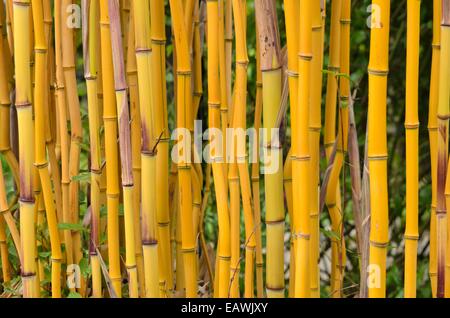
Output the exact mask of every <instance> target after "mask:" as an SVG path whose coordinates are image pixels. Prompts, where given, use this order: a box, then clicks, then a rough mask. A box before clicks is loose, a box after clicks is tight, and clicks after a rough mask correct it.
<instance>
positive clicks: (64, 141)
mask: <svg viewBox="0 0 450 318" xmlns="http://www.w3.org/2000/svg"><path fill="white" fill-rule="evenodd" d="M60 13H61V1H57V2H55V6H54V16H55V66H56V89H55V94H56V103H57V110H58V111H57V112H58V120H57V122H58V128H59V129H58V135H59V136H60V137H59V139H60V144H61V146H60V148H61V188H62V221H63V222H64V223H71V218H70V203H69V185H70V177H69V147H70V144H69V137H68V127H67V106H66V89H65V83H64V70H63V63H62V43H61V41H62V40H61V24H62V21H61V14H60ZM63 234H64V240H63V242H64V247H65V261H66V264H68V265H70V264H73V244H72V234H71V231H70V230H64V231H63ZM68 268H69V267H68ZM67 274H68V275H70V274H73V273H67Z"/></svg>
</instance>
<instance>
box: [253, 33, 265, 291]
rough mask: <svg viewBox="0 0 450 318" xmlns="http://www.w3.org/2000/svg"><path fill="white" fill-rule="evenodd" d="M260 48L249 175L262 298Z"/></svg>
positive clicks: (257, 55) (257, 286) (257, 61)
mask: <svg viewBox="0 0 450 318" xmlns="http://www.w3.org/2000/svg"><path fill="white" fill-rule="evenodd" d="M260 60H261V57H260V49H259V41H258V40H256V72H257V73H256V100H255V122H254V127H255V132H256V136H255V137H256V138H255V141H254V142H255V144H256V145H258V147H256V153H255V154H254V155H255V156H256V158H257V160H255V161H254V162H253V163H252V168H251V169H252V170H251V177H252V195H253V209H254V216H255V226H256V230H255V243H256V260H255V265H256V297H257V298H262V297H263V296H264V277H263V270H264V268H263V267H264V264H263V255H262V238H261V202H260V197H261V193H260V165H259V155H260V150H259V142H260V140H261V135H260V131H259V129H260V128H261V122H262V111H263V104H262V103H263V100H262V98H263V97H262V89H263V87H262V85H263V83H262V72H261V67H260Z"/></svg>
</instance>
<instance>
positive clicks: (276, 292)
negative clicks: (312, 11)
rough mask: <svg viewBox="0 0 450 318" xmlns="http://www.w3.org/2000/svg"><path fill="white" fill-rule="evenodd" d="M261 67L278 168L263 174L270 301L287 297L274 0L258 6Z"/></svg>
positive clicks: (271, 151) (270, 145)
mask: <svg viewBox="0 0 450 318" xmlns="http://www.w3.org/2000/svg"><path fill="white" fill-rule="evenodd" d="M255 12H256V22H257V25H258V39H259V45H260V57H261V61H260V67H261V72H262V83H263V116H264V119H263V121H264V128H265V129H266V130H267V131H266V132H265V135H266V136H265V138H264V147H265V148H266V149H265V152H266V154H267V156H268V157H269V158H274V157H276V158H277V159H276V160H275V161H274V162H278V166H275V167H270V170H271V172H269V173H266V174H265V175H264V179H265V196H266V231H267V234H266V235H267V254H266V291H267V296H268V297H269V298H283V297H284V220H285V212H284V202H283V199H284V196H283V167H282V165H283V149H282V146H281V144H280V140H279V134H278V133H273V132H272V131H273V130H274V129H275V128H278V127H275V125H276V120H277V115H278V112H279V108H280V100H281V77H282V67H281V65H280V43H279V39H278V20H277V15H276V8H275V7H274V6H273V3H272V1H271V0H259V1H257V2H256V3H255Z"/></svg>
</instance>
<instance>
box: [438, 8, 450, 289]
mask: <svg viewBox="0 0 450 318" xmlns="http://www.w3.org/2000/svg"><path fill="white" fill-rule="evenodd" d="M449 56H450V1H449V0H443V1H442V22H441V57H440V72H439V105H438V114H437V117H438V127H439V128H438V129H439V133H438V157H437V160H438V163H437V165H438V166H437V207H436V227H437V242H436V244H437V292H436V296H437V297H438V298H443V297H444V296H445V267H446V266H445V263H446V259H447V258H446V249H447V247H446V243H447V226H448V220H447V209H446V198H447V197H448V196H450V185H449V186H446V183H450V181H448V182H447V181H446V180H448V179H447V174H448V170H447V161H448V114H449V112H450V107H449V106H450V105H449V97H450V86H449V85H450V71H449V70H450V65H449ZM446 190H447V191H446ZM449 259H450V257H449Z"/></svg>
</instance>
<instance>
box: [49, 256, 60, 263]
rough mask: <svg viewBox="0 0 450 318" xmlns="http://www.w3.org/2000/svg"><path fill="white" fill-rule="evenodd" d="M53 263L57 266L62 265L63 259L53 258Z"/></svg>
mask: <svg viewBox="0 0 450 318" xmlns="http://www.w3.org/2000/svg"><path fill="white" fill-rule="evenodd" d="M51 261H52V263H57V264H62V262H63V260H62V258H55V257H52V258H51Z"/></svg>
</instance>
